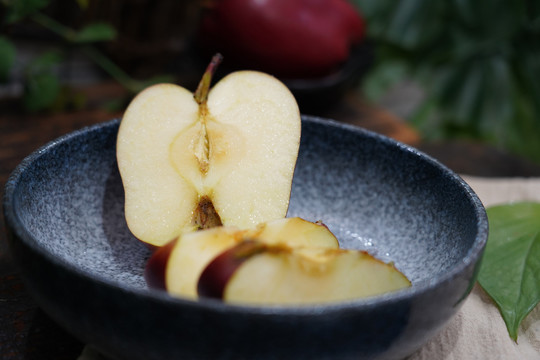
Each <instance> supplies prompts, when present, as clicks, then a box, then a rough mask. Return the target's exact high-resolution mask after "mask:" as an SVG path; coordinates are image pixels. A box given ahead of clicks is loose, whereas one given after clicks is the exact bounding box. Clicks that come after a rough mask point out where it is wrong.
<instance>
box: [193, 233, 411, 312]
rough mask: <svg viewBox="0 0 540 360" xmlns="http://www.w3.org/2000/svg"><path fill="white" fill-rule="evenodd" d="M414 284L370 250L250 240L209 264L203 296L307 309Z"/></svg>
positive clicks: (202, 284) (203, 276) (202, 282)
mask: <svg viewBox="0 0 540 360" xmlns="http://www.w3.org/2000/svg"><path fill="white" fill-rule="evenodd" d="M410 285H411V283H410V281H409V280H408V279H407V278H406V277H405V276H404V275H403V274H402V273H401V272H399V271H398V270H397V269H396V268H395V267H394V266H393V265H391V264H386V263H384V262H382V261H380V260H377V259H375V258H374V257H373V256H371V255H369V254H368V253H367V252H365V251H355V250H343V249H329V248H316V247H302V248H291V247H288V246H286V245H283V244H279V245H268V244H264V243H262V242H258V241H253V240H248V241H244V242H242V243H239V244H238V245H236V246H235V247H232V248H229V249H227V250H225V251H224V252H222V253H221V254H220V255H218V256H217V257H216V258H214V260H212V262H210V263H209V264H208V266H207V267H206V268H205V269H204V270H203V272H202V274H201V276H200V278H199V282H198V284H197V292H198V294H199V295H200V296H206V297H212V298H218V299H222V300H224V301H226V302H231V303H243V304H253V305H302V304H317V303H326V302H332V301H345V300H352V299H358V298H365V297H369V296H374V295H379V294H383V293H387V292H390V291H396V290H399V289H403V288H406V287H409V286H410Z"/></svg>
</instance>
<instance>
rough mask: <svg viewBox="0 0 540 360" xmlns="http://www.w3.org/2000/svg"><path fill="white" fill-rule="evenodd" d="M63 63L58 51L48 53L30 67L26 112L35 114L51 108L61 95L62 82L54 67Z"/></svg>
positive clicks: (25, 99) (26, 73)
mask: <svg viewBox="0 0 540 360" xmlns="http://www.w3.org/2000/svg"><path fill="white" fill-rule="evenodd" d="M60 61H62V56H61V55H60V53H58V52H56V51H49V52H46V53H44V54H42V55H40V56H38V57H37V58H35V59H34V60H32V62H31V63H30V64H29V65H28V67H27V68H26V71H25V87H24V95H23V104H24V107H25V109H26V110H28V111H31V112H35V111H39V110H43V109H46V108H49V107H50V106H51V105H52V104H53V103H54V102H55V100H56V99H57V97H58V94H59V93H60V80H59V79H58V77H57V76H56V75H55V73H54V66H55V65H57V64H58V63H59V62H60Z"/></svg>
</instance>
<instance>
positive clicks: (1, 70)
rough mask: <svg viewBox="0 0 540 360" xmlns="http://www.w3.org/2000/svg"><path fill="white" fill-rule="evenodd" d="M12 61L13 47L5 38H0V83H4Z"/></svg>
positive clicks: (13, 55) (13, 57) (13, 58)
mask: <svg viewBox="0 0 540 360" xmlns="http://www.w3.org/2000/svg"><path fill="white" fill-rule="evenodd" d="M14 61H15V46H14V45H13V44H12V43H11V41H9V40H8V39H7V38H5V37H3V36H0V82H3V81H6V79H7V77H8V75H9V72H10V70H11V67H12V66H13V62H14Z"/></svg>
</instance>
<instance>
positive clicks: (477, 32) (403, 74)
mask: <svg viewBox="0 0 540 360" xmlns="http://www.w3.org/2000/svg"><path fill="white" fill-rule="evenodd" d="M353 2H354V3H355V4H356V5H357V7H358V8H359V9H360V11H361V12H362V13H363V14H364V16H365V18H366V20H367V24H368V35H369V37H370V38H371V39H373V41H374V43H375V44H376V54H377V55H376V56H377V58H376V62H375V67H374V68H373V71H371V73H370V74H369V75H368V77H367V79H366V82H365V83H364V89H365V91H366V94H367V95H368V96H369V97H371V98H377V97H378V96H380V95H381V93H382V92H383V91H384V90H385V89H387V88H388V87H389V86H391V85H392V84H395V83H396V82H399V81H401V80H403V79H405V78H409V79H413V80H414V81H416V82H417V83H419V84H420V85H421V86H422V88H423V90H424V92H425V94H426V98H425V100H424V101H423V103H422V104H421V105H420V106H419V108H418V109H417V111H416V113H415V114H414V115H413V116H412V118H411V119H409V120H410V121H411V122H412V123H413V124H415V125H416V126H417V127H418V129H419V130H420V131H421V133H422V134H423V135H424V137H425V138H426V139H441V138H445V139H449V138H456V137H467V138H473V139H477V140H481V141H484V142H487V143H490V144H493V145H496V146H498V147H501V148H505V149H506V150H508V151H511V152H513V153H516V154H519V155H522V156H525V157H528V158H529V159H532V160H534V161H535V162H539V163H540V1H537V0H516V1H504V0H477V1H466V0H448V1H433V0H408V1H390V0H353Z"/></svg>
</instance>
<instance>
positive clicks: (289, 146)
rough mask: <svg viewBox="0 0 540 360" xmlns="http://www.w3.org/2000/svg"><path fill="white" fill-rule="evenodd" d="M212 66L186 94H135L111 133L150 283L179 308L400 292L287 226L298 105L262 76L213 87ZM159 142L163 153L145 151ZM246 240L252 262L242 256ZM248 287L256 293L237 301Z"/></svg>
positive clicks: (167, 90) (316, 231)
mask: <svg viewBox="0 0 540 360" xmlns="http://www.w3.org/2000/svg"><path fill="white" fill-rule="evenodd" d="M221 59H222V58H221V55H219V54H218V55H216V56H214V57H213V58H212V61H211V62H210V64H209V65H208V68H207V70H206V72H205V73H204V74H203V77H202V79H201V82H200V83H199V86H198V88H197V90H196V91H195V92H194V94H190V93H189V92H188V91H187V90H185V89H183V88H181V87H179V86H176V85H171V84H161V85H155V86H152V87H150V88H149V89H146V90H144V91H143V92H142V93H141V94H139V95H138V96H137V97H135V99H134V100H133V101H132V102H131V104H130V105H129V106H128V109H127V110H126V114H125V117H124V119H123V120H122V123H121V124H120V129H119V132H118V140H117V161H118V168H119V171H120V175H121V177H122V181H123V184H124V190H125V199H126V200H125V216H126V222H127V224H128V226H129V228H130V230H131V232H132V233H133V235H135V237H137V238H138V239H140V240H142V241H143V242H146V243H149V244H151V245H153V246H158V247H160V246H161V248H160V249H158V250H157V251H156V252H155V254H154V255H153V256H152V257H151V258H150V259H149V261H148V263H147V266H146V268H145V278H146V280H147V282H148V284H149V285H150V286H152V287H157V288H160V289H165V290H167V291H168V292H169V293H170V294H172V295H175V296H180V297H186V298H189V299H197V298H198V297H199V296H201V295H202V296H206V295H208V294H213V295H212V296H214V295H215V294H220V296H219V298H220V299H222V300H224V301H230V302H247V303H254V304H289V303H294V304H297V303H306V304H308V303H313V302H324V301H339V300H349V299H351V298H355V297H358V298H359V297H365V296H373V295H377V294H381V293H384V292H387V291H391V290H396V289H399V288H403V287H407V286H409V285H410V283H409V282H408V280H407V279H406V278H405V277H404V275H403V274H401V273H400V272H399V271H398V270H397V269H395V268H394V267H393V266H389V265H387V264H384V263H382V262H379V261H376V260H375V259H374V258H373V257H371V256H369V255H368V254H367V253H354V254H353V252H352V251H345V250H342V251H337V252H327V250H328V249H334V250H336V249H337V248H339V241H338V240H337V239H336V237H335V236H334V235H333V234H332V232H331V231H330V230H329V229H328V227H326V226H325V225H324V224H322V223H318V222H315V223H313V222H309V221H306V220H304V219H301V218H298V217H292V218H285V216H286V214H287V211H288V205H289V200H290V196H291V186H292V182H293V175H294V169H295V166H296V160H297V156H298V149H299V144H300V115H299V112H298V106H297V104H296V102H295V99H294V97H293V96H292V94H291V93H290V92H289V91H288V90H287V88H286V87H285V85H283V84H282V83H281V82H280V81H279V80H277V79H276V78H274V77H271V76H269V75H267V74H264V73H259V72H253V71H240V72H235V73H232V74H230V75H228V76H227V77H225V78H224V79H222V80H221V81H219V82H218V84H217V85H215V86H214V87H213V88H211V80H212V77H213V75H214V73H215V71H216V68H217V66H218V64H219V63H220V62H221ZM169 103H170V104H173V105H171V106H170V107H168V104H169ZM159 137H163V141H162V143H163V144H164V145H163V146H162V147H161V148H158V150H155V149H156V148H153V147H152V141H157V140H159ZM149 139H150V140H149ZM147 153H148V154H149V155H148V154H147ZM137 155H139V156H137ZM160 201H162V202H160ZM171 239H174V240H172V241H171ZM169 241H170V242H169ZM246 242H247V244H248V245H247V246H248V248H249V249H253V248H256V249H257V251H256V254H255V253H254V254H252V255H257V256H249V259H248V256H246V255H245V254H243V251H244V250H245V249H246V245H245V244H246ZM249 244H262V245H261V246H251V247H249V246H250V245H249ZM263 245H264V246H263ZM306 249H314V250H313V251H314V252H313V251H312V252H310V251H308V250H306ZM259 253H260V254H259ZM239 254H243V255H241V256H240V255H239ZM314 254H318V255H317V256H315V258H316V259H315V258H314V257H313V255H314ZM330 254H332V255H330ZM263 255H264V256H263ZM323 255H324V256H323ZM276 256H277V257H276ZM355 256H356V257H358V261H357V262H354V261H350V260H349V259H352V258H355ZM229 257H230V259H229ZM251 257H252V258H251ZM240 258H242V259H243V260H242V261H239V259H240ZM366 259H369V260H370V261H367V260H366ZM254 264H255V265H254ZM363 264H371V266H360V265H363ZM380 265H382V266H380ZM246 268H247V269H248V270H245V269H246ZM348 268H350V270H351V271H352V272H351V273H350V274H348V273H347V269H348ZM298 269H304V270H306V269H310V270H309V271H307V272H306V271H304V272H302V271H298ZM314 269H319V271H314ZM356 269H361V270H356ZM209 274H210V275H209ZM244 274H247V275H244ZM351 274H353V275H351ZM384 274H387V275H384ZM345 275H347V276H345ZM391 275H392V276H391ZM246 276H247V278H246ZM343 279H348V280H347V281H345V282H343ZM367 279H371V282H370V281H368V280H367ZM396 279H400V280H401V282H400V281H398V280H396ZM250 281H251V282H254V283H257V284H259V285H260V284H265V285H264V286H265V289H266V291H263V289H262V288H260V286H259V287H257V286H254V287H253V289H257V290H254V292H251V293H250V292H249V291H246V290H245V289H244V287H245V286H246V285H247V284H249V282H250ZM378 282H380V284H378V287H374V285H373V284H374V283H378ZM295 283H297V284H296V285H297V286H295ZM334 285H336V286H337V287H333V286H334ZM209 289H210V290H209ZM216 289H217V290H216ZM287 289H295V290H296V291H289V290H287Z"/></svg>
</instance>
